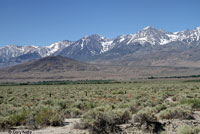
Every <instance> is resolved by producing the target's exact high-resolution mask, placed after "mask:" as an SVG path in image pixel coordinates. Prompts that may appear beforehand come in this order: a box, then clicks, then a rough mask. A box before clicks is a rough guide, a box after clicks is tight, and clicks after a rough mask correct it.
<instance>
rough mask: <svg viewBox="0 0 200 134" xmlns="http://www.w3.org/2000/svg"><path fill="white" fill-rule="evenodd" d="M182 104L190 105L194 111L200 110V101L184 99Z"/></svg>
mask: <svg viewBox="0 0 200 134" xmlns="http://www.w3.org/2000/svg"><path fill="white" fill-rule="evenodd" d="M180 103H181V104H189V105H191V107H192V109H196V110H200V99H182V100H181V102H180Z"/></svg>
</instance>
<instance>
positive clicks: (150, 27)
mask: <svg viewBox="0 0 200 134" xmlns="http://www.w3.org/2000/svg"><path fill="white" fill-rule="evenodd" d="M148 29H155V28H153V27H152V26H147V27H145V28H143V30H148Z"/></svg>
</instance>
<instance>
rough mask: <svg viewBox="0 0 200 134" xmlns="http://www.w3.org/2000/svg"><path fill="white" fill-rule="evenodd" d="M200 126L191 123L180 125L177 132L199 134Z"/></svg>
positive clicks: (180, 133)
mask: <svg viewBox="0 0 200 134" xmlns="http://www.w3.org/2000/svg"><path fill="white" fill-rule="evenodd" d="M199 133H200V127H192V126H189V125H183V126H179V127H178V131H177V134H199Z"/></svg>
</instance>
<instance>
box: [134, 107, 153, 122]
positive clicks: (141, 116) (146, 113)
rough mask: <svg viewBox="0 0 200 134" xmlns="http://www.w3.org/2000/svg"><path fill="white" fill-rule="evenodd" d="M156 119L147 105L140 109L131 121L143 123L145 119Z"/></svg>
mask: <svg viewBox="0 0 200 134" xmlns="http://www.w3.org/2000/svg"><path fill="white" fill-rule="evenodd" d="M153 120H157V118H156V116H155V114H154V111H153V108H151V107H147V108H144V109H141V110H140V111H139V112H138V113H137V114H136V115H135V116H134V118H133V121H134V122H136V123H140V124H144V123H146V122H147V121H153Z"/></svg>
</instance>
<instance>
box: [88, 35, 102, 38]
mask: <svg viewBox="0 0 200 134" xmlns="http://www.w3.org/2000/svg"><path fill="white" fill-rule="evenodd" d="M88 38H93V39H104V37H103V36H101V35H99V34H93V35H90V36H88Z"/></svg>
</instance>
